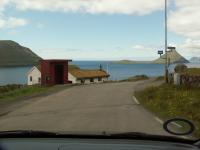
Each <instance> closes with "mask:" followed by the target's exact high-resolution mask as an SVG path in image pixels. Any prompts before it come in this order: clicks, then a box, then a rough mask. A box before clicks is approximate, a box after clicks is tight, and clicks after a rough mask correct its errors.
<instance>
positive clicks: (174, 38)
mask: <svg viewBox="0 0 200 150" xmlns="http://www.w3.org/2000/svg"><path fill="white" fill-rule="evenodd" d="M199 10H200V1H198V0H190V1H188V0H49V1H46V0H35V1H32V0H23V1H22V0H20V1H18V0H3V1H2V0H0V38H1V39H0V131H14V130H32V131H49V132H59V133H65V134H90V135H91V134H92V135H93V134H98V135H99V134H120V133H129V132H139V133H146V134H152V135H162V136H177V137H179V138H188V139H197V138H199V137H200V92H199V91H200V30H199V26H200V22H199V19H198V18H199ZM177 117H178V118H184V119H186V120H189V121H191V122H193V124H194V126H195V131H194V132H193V133H190V134H189V135H184V136H183V135H179V136H178V135H172V134H171V133H170V132H167V131H166V130H165V129H164V128H163V124H164V122H165V121H167V120H169V119H172V118H177ZM170 130H173V131H174V132H178V133H179V132H182V131H184V130H187V125H184V123H183V122H178V121H177V122H173V123H172V125H170Z"/></svg>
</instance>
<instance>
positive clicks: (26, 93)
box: [0, 85, 66, 105]
mask: <svg viewBox="0 0 200 150" xmlns="http://www.w3.org/2000/svg"><path fill="white" fill-rule="evenodd" d="M64 88H66V86H52V87H44V86H39V85H34V86H21V87H20V88H14V89H13V90H8V91H7V92H0V105H1V104H9V103H12V102H17V101H20V100H23V99H26V98H31V97H36V96H40V95H43V94H44V95H45V94H51V93H53V92H56V91H59V90H61V89H64Z"/></svg>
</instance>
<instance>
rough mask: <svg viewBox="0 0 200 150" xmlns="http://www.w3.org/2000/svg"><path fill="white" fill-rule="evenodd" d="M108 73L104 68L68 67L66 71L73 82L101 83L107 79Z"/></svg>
mask: <svg viewBox="0 0 200 150" xmlns="http://www.w3.org/2000/svg"><path fill="white" fill-rule="evenodd" d="M108 77H109V74H108V73H107V72H106V71H104V70H101V69H100V70H85V69H80V68H75V69H70V68H69V72H68V78H69V81H71V82H72V83H73V84H76V83H79V84H80V83H81V84H89V83H101V82H104V81H107V80H108Z"/></svg>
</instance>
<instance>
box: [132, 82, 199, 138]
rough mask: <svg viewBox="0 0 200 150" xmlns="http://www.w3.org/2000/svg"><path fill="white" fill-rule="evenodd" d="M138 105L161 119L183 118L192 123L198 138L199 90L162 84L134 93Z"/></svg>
mask: <svg viewBox="0 0 200 150" xmlns="http://www.w3.org/2000/svg"><path fill="white" fill-rule="evenodd" d="M135 95H136V97H137V99H138V100H139V101H140V103H141V104H142V105H143V106H144V107H146V108H147V109H148V110H150V111H151V112H153V113H154V114H155V115H157V116H159V117H161V118H162V119H164V120H165V119H169V118H174V117H183V118H186V119H189V120H191V121H193V122H194V124H195V126H196V132H195V135H196V136H197V137H200V88H191V87H185V86H175V85H169V84H163V85H161V86H159V87H149V88H146V89H145V90H143V91H137V92H136V93H135Z"/></svg>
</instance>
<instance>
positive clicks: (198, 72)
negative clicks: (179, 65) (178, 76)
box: [183, 68, 200, 75]
mask: <svg viewBox="0 0 200 150" xmlns="http://www.w3.org/2000/svg"><path fill="white" fill-rule="evenodd" d="M183 74H188V75H200V68H188V69H186V70H185V71H184V73H183Z"/></svg>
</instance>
